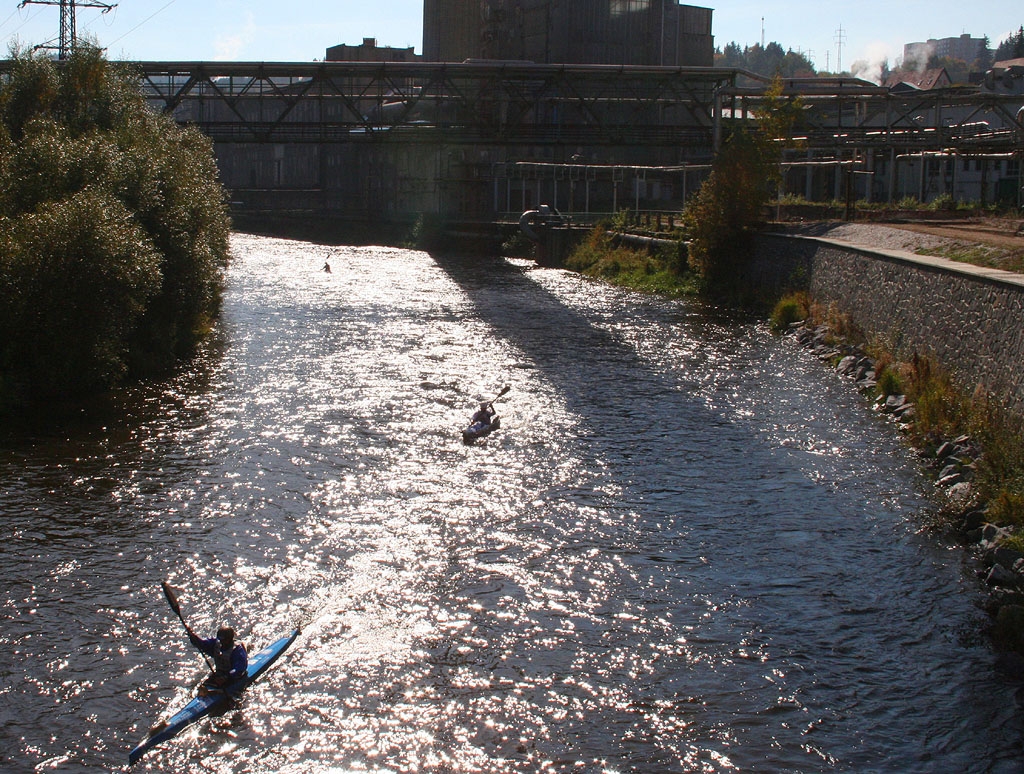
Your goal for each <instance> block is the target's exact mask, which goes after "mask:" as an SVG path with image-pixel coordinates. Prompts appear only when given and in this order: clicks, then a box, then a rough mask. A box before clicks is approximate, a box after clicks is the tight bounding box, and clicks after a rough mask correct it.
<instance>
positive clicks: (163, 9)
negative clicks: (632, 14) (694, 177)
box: [0, 0, 1024, 70]
mask: <svg viewBox="0 0 1024 774" xmlns="http://www.w3.org/2000/svg"><path fill="white" fill-rule="evenodd" d="M56 1H57V0H54V2H56ZM91 1H95V0H91ZM693 4H694V5H704V6H707V7H711V8H714V17H713V18H714V21H713V30H712V31H713V33H714V35H715V43H716V45H718V46H720V47H721V46H724V45H725V44H726V43H729V42H733V41H735V42H737V43H739V44H741V45H749V44H754V43H758V42H760V41H761V37H762V19H763V25H764V39H765V41H766V42H771V41H776V42H778V43H781V44H782V45H783V47H785V48H792V49H794V50H798V51H801V52H803V53H805V54H809V56H810V58H811V59H812V61H814V63H815V65H816V66H817V67H818V69H824V68H825V67H826V63H827V65H828V67H829V68H830V69H833V70H835V69H837V65H838V64H840V63H841V64H842V67H843V68H844V69H850V67H851V66H852V65H853V63H854V62H856V61H858V60H861V61H870V62H880V61H881V60H882V59H884V58H887V59H888V61H889V64H890V65H894V64H896V60H897V59H900V58H901V57H902V55H903V44H904V43H909V42H913V41H918V40H927V39H928V38H943V37H954V36H957V35H960V34H962V33H968V34H970V35H971V36H972V37H981V36H982V35H988V37H989V38H990V40H991V42H992V45H993V46H995V45H996V44H997V43H998V42H999V41H1000V40H1002V39H1004V38H1005V37H1006V36H1007V35H1008V34H1009V33H1011V32H1013V31H1015V30H1016V29H1017V28H1018V27H1020V26H1021V25H1022V24H1024V4H1022V3H1021V2H1020V0H1013V1H1012V2H1011V0H984V2H978V3H977V4H976V5H969V6H965V5H964V4H963V2H962V0H956V1H954V0H928V1H927V2H924V1H922V2H916V1H915V0H900V2H895V3H894V2H891V1H890V0H860V2H858V3H856V4H854V5H853V6H849V7H842V6H840V5H839V4H832V3H823V2H821V1H820V0H816V1H813V2H811V1H808V0H790V2H725V0H723V2H721V3H719V4H717V5H716V4H715V3H713V2H708V3H700V2H694V3H693ZM828 6H833V8H832V9H828V8H827V7H828ZM422 16H423V3H422V0H375V1H374V2H365V1H364V2H354V1H353V0H302V1H300V2H291V3H288V2H281V0H273V1H271V0H120V2H119V3H118V5H117V7H116V8H115V9H114V10H112V11H110V12H108V13H101V12H100V11H99V10H96V9H91V8H81V9H79V11H78V15H77V27H78V32H79V35H89V36H91V37H92V38H93V39H95V40H97V41H98V42H99V43H100V45H102V46H104V47H106V48H107V49H108V55H109V56H110V58H112V59H119V58H124V59H147V60H241V61H278V62H283V61H310V60H313V59H323V57H324V52H325V50H326V48H327V47H328V46H332V45H335V44H337V43H348V44H350V45H353V44H358V43H360V42H361V41H362V39H363V38H364V37H368V38H376V39H377V41H378V43H379V44H380V45H390V46H396V47H407V46H414V47H415V49H416V51H417V53H420V52H421V51H422V37H423V24H422ZM59 22H60V10H59V8H58V7H57V6H56V5H34V4H30V5H26V6H25V7H24V8H21V9H19V8H18V2H17V0H0V40H2V41H3V46H4V49H5V53H6V49H7V48H8V47H9V46H10V44H11V42H12V41H13V40H14V39H18V40H19V41H20V42H21V44H23V45H25V44H31V45H34V44H38V43H46V42H48V41H51V40H54V39H56V37H57V34H58V30H59ZM840 30H841V31H842V32H840ZM840 41H841V42H842V46H841V48H840V47H839V42H840Z"/></svg>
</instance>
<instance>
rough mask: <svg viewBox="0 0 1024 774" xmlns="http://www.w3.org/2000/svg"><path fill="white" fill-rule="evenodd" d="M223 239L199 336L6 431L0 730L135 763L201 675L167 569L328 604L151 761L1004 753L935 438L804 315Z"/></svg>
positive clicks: (77, 759) (784, 758)
mask: <svg viewBox="0 0 1024 774" xmlns="http://www.w3.org/2000/svg"><path fill="white" fill-rule="evenodd" d="M233 244H234V252H235V255H236V261H235V263H234V264H233V266H232V268H231V274H230V287H229V290H228V294H227V299H226V308H225V315H224V320H223V323H222V326H221V330H220V333H219V336H220V343H219V344H218V346H216V347H213V348H211V351H210V352H209V353H207V354H206V355H205V357H204V358H203V359H202V360H201V361H200V362H199V363H198V364H197V368H196V369H195V371H193V372H189V373H188V374H184V375H182V377H181V378H179V379H177V380H174V381H173V382H171V383H168V384H164V385H151V386H148V387H145V388H140V389H138V390H135V391H133V392H132V393H131V394H129V395H128V396H125V397H124V398H123V405H122V409H123V410H122V411H120V412H116V413H115V415H114V416H113V417H112V418H110V419H109V420H108V421H107V422H106V424H104V425H102V426H99V425H96V426H91V425H88V423H87V424H86V426H85V427H82V428H77V429H75V431H74V433H75V434H74V436H73V437H64V438H59V439H57V438H51V439H48V438H37V439H30V440H26V441H23V442H21V443H20V444H14V445H13V447H12V449H11V450H10V451H7V452H4V456H3V457H2V458H0V479H2V481H3V487H2V491H3V495H2V496H0V506H2V510H3V513H4V518H5V519H6V520H7V523H8V524H9V525H11V528H10V529H9V530H8V532H7V534H8V535H9V537H10V539H9V540H8V541H6V543H5V544H3V545H2V546H0V566H2V567H3V568H4V575H5V578H8V579H9V582H8V585H7V588H6V590H3V591H2V592H0V595H2V596H0V613H2V615H3V616H4V627H3V631H2V634H0V645H2V646H4V648H3V651H4V652H5V653H6V655H5V656H3V657H2V658H0V667H2V669H0V673H2V675H3V678H4V683H3V684H2V686H0V694H2V695H3V696H4V700H5V701H4V706H5V707H6V708H5V709H2V710H0V720H2V721H4V723H3V726H2V730H0V748H3V750H4V752H2V753H0V756H3V757H0V764H3V766H6V767H8V768H11V769H12V770H14V771H32V770H35V769H36V768H39V769H47V768H53V769H55V770H65V769H66V770H73V769H74V768H76V767H77V768H82V769H87V768H90V767H93V768H96V767H99V768H110V767H113V766H116V765H120V764H121V762H123V761H124V760H125V759H126V755H127V750H128V749H129V748H130V747H131V746H132V745H133V744H134V743H135V742H137V741H138V739H139V738H140V737H141V736H142V735H143V734H144V733H145V730H146V728H148V727H149V725H150V724H151V723H152V722H153V721H154V720H155V719H156V717H157V716H158V715H159V714H160V713H162V712H166V711H169V710H173V709H176V708H177V707H179V706H180V705H181V704H183V703H184V702H185V701H186V700H187V697H188V694H189V689H188V686H191V685H192V684H193V683H194V682H195V681H196V680H197V679H198V677H199V674H200V669H201V664H200V662H199V660H198V659H197V658H196V656H195V654H194V652H192V651H191V650H190V648H189V647H188V645H187V643H186V642H185V640H184V637H183V635H182V633H181V629H180V625H179V624H178V623H177V621H176V620H175V619H173V617H172V616H171V614H170V613H169V611H168V610H167V609H166V605H165V604H164V602H163V600H162V598H161V596H160V591H159V582H160V580H161V579H164V578H167V579H169V580H170V581H171V583H172V584H173V585H174V586H176V587H177V588H179V589H181V590H182V601H183V604H184V606H185V610H184V612H185V614H186V616H187V617H188V620H190V622H191V623H192V625H193V626H194V627H195V628H196V629H198V630H200V631H209V630H211V629H212V628H214V627H216V625H217V624H218V623H220V622H221V621H222V620H231V621H233V622H234V623H235V624H236V625H237V626H238V628H239V629H240V632H241V634H242V636H243V637H244V639H245V641H246V642H247V643H248V644H249V645H250V650H254V649H256V648H258V647H261V646H262V644H263V643H265V642H266V641H268V640H270V639H273V638H274V637H276V636H278V635H280V634H281V633H283V632H284V631H286V630H287V629H289V628H290V627H292V626H294V625H296V624H301V625H302V627H303V633H302V636H301V637H300V638H299V640H298V641H297V642H296V644H295V645H294V646H293V648H292V650H291V651H290V652H289V653H288V654H287V655H286V657H285V658H284V659H283V660H282V661H281V663H280V664H279V665H278V666H276V667H275V668H274V670H273V671H272V672H271V673H270V674H269V675H268V677H267V678H266V679H265V680H264V681H262V682H261V683H259V684H257V685H256V686H254V687H253V688H252V689H251V690H250V692H249V693H248V694H247V696H246V699H245V700H244V702H243V704H242V706H241V708H240V709H239V710H237V711H235V712H230V713H228V714H226V715H224V716H223V717H220V718H215V719H213V720H212V721H204V722H203V723H201V724H199V725H197V726H196V727H194V728H193V729H191V730H190V731H189V732H187V733H185V734H183V735H182V736H180V737H178V738H176V739H175V740H173V741H172V742H170V743H167V744H165V745H163V746H162V747H160V748H158V749H157V750H155V751H154V752H152V753H151V754H150V755H149V756H147V758H146V759H144V763H143V764H141V765H142V766H144V767H145V768H146V769H147V770H153V771H166V772H171V771H174V772H176V771H182V770H185V769H196V768H198V769H200V770H203V771H212V772H229V771H230V772H333V771H359V770H371V771H438V772H456V771H486V772H495V771H522V772H527V771H563V770H567V769H570V768H571V769H572V770H576V771H588V772H597V771H650V772H665V771H726V770H736V769H738V770H743V771H747V770H765V771H816V770H821V771H835V770H848V771H862V770H877V771H883V770H889V771H922V772H923V771H933V770H937V769H946V770H957V769H959V770H968V769H970V768H971V767H972V766H974V765H975V764H977V763H978V762H979V761H986V762H988V764H990V765H991V766H992V768H993V770H996V769H1000V767H1002V769H1000V770H1007V771H1009V770H1013V768H1012V767H1013V766H1014V765H1016V764H1015V761H1016V754H1017V739H1018V738H1019V732H1020V730H1021V729H1020V727H1019V721H1018V719H1017V717H1016V713H1015V711H1014V710H1013V707H1012V698H1011V696H1010V694H1009V692H1010V691H1011V690H1012V686H1007V685H1005V681H1004V680H1003V678H1002V676H1000V675H998V674H997V673H995V672H994V671H993V670H992V667H991V666H990V664H989V661H990V655H989V653H988V652H987V651H986V649H985V648H983V647H981V646H979V645H976V644H970V643H969V642H966V641H964V640H963V639H962V638H961V637H960V636H959V632H960V631H961V630H969V629H971V628H972V627H974V626H976V625H977V613H976V611H975V608H974V604H975V602H976V600H977V594H976V591H975V589H974V587H973V584H972V581H971V580H970V579H969V578H966V577H965V576H964V574H963V571H962V569H961V567H960V565H959V560H958V556H957V554H956V553H955V552H952V551H949V550H947V549H946V547H944V546H941V545H938V544H937V543H936V541H935V539H934V538H932V537H930V536H927V535H919V534H918V533H917V519H918V517H919V515H920V513H921V512H922V511H923V510H925V509H927V508H929V507H930V505H929V503H928V501H927V500H926V499H925V496H924V495H923V494H922V492H925V491H926V487H925V484H924V482H923V480H922V479H921V478H920V477H919V475H918V472H917V471H916V469H915V467H914V463H913V459H912V458H911V457H910V455H909V454H908V452H907V451H906V450H905V449H904V448H903V447H902V446H901V444H900V443H899V441H898V439H897V438H895V436H894V435H893V432H892V430H891V428H889V427H888V426H886V425H885V424H884V423H883V422H882V421H881V420H880V419H879V418H877V417H875V416H873V415H872V414H871V413H870V412H869V411H867V410H866V408H865V406H864V405H863V403H862V401H861V399H860V398H859V397H858V396H856V395H855V394H854V393H853V392H852V390H851V388H850V387H849V386H848V385H844V384H842V383H841V382H839V381H837V380H836V379H835V377H834V376H832V375H831V374H829V373H827V371H826V370H825V369H823V368H822V367H821V366H820V365H819V364H818V363H816V362H814V361H813V360H810V359H809V358H808V357H807V356H806V355H805V354H804V353H802V352H800V351H798V350H797V349H796V348H795V347H794V346H792V345H791V344H790V343H788V342H785V341H780V340H778V339H775V338H773V337H772V336H771V335H770V334H768V333H767V331H766V330H765V329H764V328H763V327H762V326H759V325H757V324H755V323H754V322H752V321H751V320H749V319H746V318H743V317H736V316H730V315H727V314H724V313H721V312H718V311H716V310H713V309H707V308H704V307H701V306H699V305H695V304H692V303H689V302H677V301H666V300H660V299H654V298H645V297H640V296H636V295H634V294H630V293H628V292H625V291H621V290H616V289H613V288H608V287H604V286H601V285H596V284H594V283H591V282H589V281H587V280H585V279H583V278H581V277H579V276H576V275H574V274H571V273H567V272H561V271H557V270H551V269H538V268H536V267H534V266H533V265H532V264H531V263H529V262H526V261H504V260H498V259H487V260H481V259H478V260H469V259H467V260H460V259H441V258H432V257H431V256H428V255H426V254H424V253H420V252H416V251H408V250H397V249H390V248H374V247H367V248H344V249H337V248H331V250H332V251H333V253H334V255H333V257H332V258H331V264H332V269H333V271H332V272H331V273H330V274H327V273H324V272H321V271H320V267H321V266H322V265H323V261H324V257H325V254H326V252H327V251H326V249H325V248H323V247H320V246H316V245H313V244H310V243H304V242H297V241H289V240H279V239H269V238H260V237H252V236H243V235H236V237H235V238H234V243H233ZM506 384H508V385H511V387H512V389H511V391H510V392H509V393H508V395H507V396H505V397H504V398H503V399H502V400H501V401H499V402H498V403H497V404H496V405H497V408H498V411H499V414H500V415H501V418H502V428H501V429H500V430H499V431H496V432H495V433H493V434H491V435H490V436H488V437H487V438H485V439H482V440H481V441H478V442H477V443H475V444H473V445H471V446H466V445H463V444H462V442H461V439H460V435H459V433H460V430H461V428H462V426H463V425H465V424H466V422H467V420H468V416H469V414H470V413H471V411H472V410H473V408H474V404H475V403H476V402H477V401H479V400H480V399H482V398H486V397H487V396H490V395H494V394H496V393H497V391H498V390H499V389H500V388H501V387H502V386H503V385H506ZM54 631H57V632H60V634H61V636H60V637H58V638H53V637H52V636H45V635H48V634H49V635H52V633H53V632H54ZM994 697H999V698H998V700H996V699H995V698H994ZM29 717H31V718H32V720H31V722H29V721H28V720H27V718H29ZM40 719H42V720H43V721H44V722H43V723H40V722H39V720H40ZM40 726H45V728H46V730H45V731H44V730H41V729H40ZM979 728H984V729H988V731H987V733H988V734H989V735H990V736H989V737H988V738H986V739H984V740H982V739H981V735H980V734H978V733H976V731H975V730H976V729H979ZM65 750H70V752H68V753H66V757H65V752H64V751H65Z"/></svg>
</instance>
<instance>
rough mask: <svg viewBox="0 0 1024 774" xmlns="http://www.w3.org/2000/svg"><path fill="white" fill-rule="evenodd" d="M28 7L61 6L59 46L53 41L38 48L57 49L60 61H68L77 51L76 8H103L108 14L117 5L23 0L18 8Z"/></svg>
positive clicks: (74, 0) (76, 0)
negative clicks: (72, 53) (73, 52)
mask: <svg viewBox="0 0 1024 774" xmlns="http://www.w3.org/2000/svg"><path fill="white" fill-rule="evenodd" d="M26 5H59V6H60V38H59V41H58V43H57V46H54V45H53V41H52V40H51V41H50V42H49V43H44V44H43V45H41V46H36V48H37V49H40V48H49V49H53V48H56V49H57V58H58V59H67V58H68V56H70V55H71V52H72V51H74V50H75V44H76V42H77V36H76V35H75V8H102V9H103V13H107V11H110V10H112V9H114V8H116V7H117V3H113V4H111V3H101V2H98V0H21V2H20V3H19V4H18V7H19V8H24V7H25V6H26Z"/></svg>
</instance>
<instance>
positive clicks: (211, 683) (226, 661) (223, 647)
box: [185, 626, 249, 691]
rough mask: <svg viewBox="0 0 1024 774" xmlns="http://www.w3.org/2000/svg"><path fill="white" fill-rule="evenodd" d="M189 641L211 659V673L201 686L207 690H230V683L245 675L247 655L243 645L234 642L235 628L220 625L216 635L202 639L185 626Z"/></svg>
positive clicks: (247, 665) (247, 666) (247, 663)
mask: <svg viewBox="0 0 1024 774" xmlns="http://www.w3.org/2000/svg"><path fill="white" fill-rule="evenodd" d="M185 629H186V631H187V632H188V639H189V641H190V642H191V643H192V644H193V645H194V646H195V647H196V648H197V649H198V650H200V651H202V652H203V653H205V654H206V655H207V656H210V657H211V658H212V659H213V667H214V669H213V674H212V675H210V676H209V677H208V678H207V679H206V682H205V683H203V686H204V687H205V688H206V689H207V690H220V691H230V690H231V684H232V683H233V682H234V681H235V680H238V679H239V678H241V677H245V674H246V670H247V669H248V668H249V656H248V654H246V652H245V646H244V645H243V644H242V643H240V642H235V630H234V629H232V628H231V627H230V626H222V627H220V628H219V629H218V630H217V636H216V637H210V638H208V639H205V640H204V639H202V638H200V637H197V636H196V633H195V632H193V631H192V630H191V629H189V628H188V627H187V626H186V627H185Z"/></svg>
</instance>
